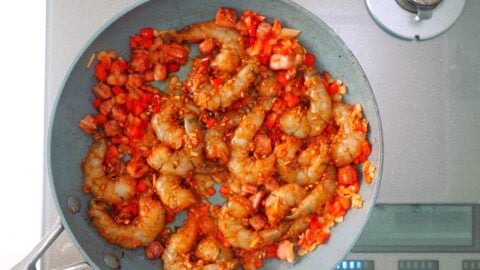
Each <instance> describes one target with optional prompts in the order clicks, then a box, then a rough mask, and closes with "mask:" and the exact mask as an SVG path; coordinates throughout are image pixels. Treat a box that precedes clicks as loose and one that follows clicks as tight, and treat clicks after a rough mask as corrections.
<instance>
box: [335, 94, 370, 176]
mask: <svg viewBox="0 0 480 270" xmlns="http://www.w3.org/2000/svg"><path fill="white" fill-rule="evenodd" d="M333 114H334V118H335V122H336V124H337V125H338V126H339V127H340V129H339V131H338V133H337V134H335V135H334V136H333V139H332V145H331V148H330V151H331V152H330V155H331V157H332V160H333V161H334V162H335V165H336V166H337V167H342V166H346V165H348V164H350V163H351V162H352V161H353V160H354V159H355V158H356V157H358V156H359V155H360V154H361V144H362V142H363V141H364V140H366V131H367V120H365V119H364V118H363V117H362V108H361V107H360V105H355V106H351V105H346V104H344V103H341V102H335V103H334V104H333Z"/></svg>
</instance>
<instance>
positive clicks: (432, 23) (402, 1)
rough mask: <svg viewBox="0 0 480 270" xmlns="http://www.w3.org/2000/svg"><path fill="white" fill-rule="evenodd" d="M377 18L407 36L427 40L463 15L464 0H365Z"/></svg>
mask: <svg viewBox="0 0 480 270" xmlns="http://www.w3.org/2000/svg"><path fill="white" fill-rule="evenodd" d="M365 2H366V4H367V8H368V11H369V12H370V15H371V16H372V18H373V19H374V21H375V22H376V23H377V24H378V25H379V26H380V27H381V28H382V29H383V30H385V31H387V32H388V33H390V34H392V35H394V36H396V37H398V38H401V39H406V40H413V39H416V40H425V39H430V38H434V37H436V36H438V35H440V34H442V33H443V32H445V31H447V30H448V29H449V28H450V27H451V26H452V25H453V24H454V23H455V22H456V21H457V19H458V18H459V17H460V14H461V13H462V11H463V8H464V6H465V0H448V1H443V0H396V1H391V0H390V1H388V0H387V1H385V0H365Z"/></svg>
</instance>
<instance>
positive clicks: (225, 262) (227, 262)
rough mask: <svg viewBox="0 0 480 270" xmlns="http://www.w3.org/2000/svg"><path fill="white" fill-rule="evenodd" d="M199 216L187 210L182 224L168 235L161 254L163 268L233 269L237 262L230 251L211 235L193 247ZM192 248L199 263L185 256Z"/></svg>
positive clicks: (197, 233) (198, 233)
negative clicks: (168, 237) (200, 261)
mask: <svg viewBox="0 0 480 270" xmlns="http://www.w3.org/2000/svg"><path fill="white" fill-rule="evenodd" d="M200 218H201V217H199V216H198V214H197V213H194V211H191V212H189V214H188V217H187V219H186V221H185V223H184V225H183V226H182V227H180V228H179V229H178V230H177V231H176V232H175V233H174V234H173V235H172V236H171V237H170V239H169V240H168V242H167V245H166V248H165V252H164V253H163V256H162V258H163V264H164V268H165V270H175V269H182V270H183V269H189V268H192V269H205V270H207V269H235V267H236V264H237V263H236V261H235V260H234V259H233V256H232V252H231V251H230V250H229V249H227V248H225V247H224V246H222V245H221V244H220V243H219V242H218V241H217V240H216V239H214V238H213V237H211V236H207V238H204V239H202V240H200V242H198V245H197V247H196V248H195V244H196V243H197V239H198V237H199V235H200V232H201V231H200V227H199V225H198V224H199V220H200ZM193 250H195V251H194V254H195V256H197V258H198V259H200V260H202V263H201V264H194V263H193V262H191V261H190V260H189V257H188V256H186V254H188V253H190V252H191V251H193ZM197 263H198V262H197Z"/></svg>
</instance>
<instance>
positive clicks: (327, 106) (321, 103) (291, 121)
mask: <svg viewBox="0 0 480 270" xmlns="http://www.w3.org/2000/svg"><path fill="white" fill-rule="evenodd" d="M305 86H306V87H307V90H306V92H305V94H306V96H307V97H308V99H309V101H310V105H309V108H308V110H307V111H305V110H304V109H303V108H302V107H301V106H296V107H293V108H290V109H288V110H286V111H285V112H284V113H283V114H282V115H281V116H280V119H279V126H280V128H281V129H282V130H283V132H285V133H287V134H290V135H293V136H295V137H297V138H299V139H303V138H307V137H313V136H317V135H320V134H321V133H322V132H323V130H324V129H325V127H326V126H327V124H328V123H330V122H331V121H332V102H331V99H330V96H329V95H328V93H327V90H325V87H324V86H323V83H322V80H321V78H320V74H318V72H316V71H315V70H310V71H309V72H307V74H306V75H305Z"/></svg>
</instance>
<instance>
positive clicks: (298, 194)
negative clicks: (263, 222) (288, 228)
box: [265, 183, 307, 225]
mask: <svg viewBox="0 0 480 270" xmlns="http://www.w3.org/2000/svg"><path fill="white" fill-rule="evenodd" d="M306 196H307V192H306V191H305V189H304V188H303V187H302V186H300V185H298V184H296V183H291V184H286V185H283V186H281V187H280V188H278V189H276V190H274V191H272V192H271V193H270V195H268V197H267V199H265V214H266V215H267V218H268V222H269V223H270V224H271V225H276V224H278V222H279V221H280V220H282V219H283V218H284V217H285V216H286V215H287V213H288V212H289V211H290V210H291V209H292V208H293V207H295V206H297V205H299V204H300V203H301V202H302V200H303V199H304V198H305V197H306Z"/></svg>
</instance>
